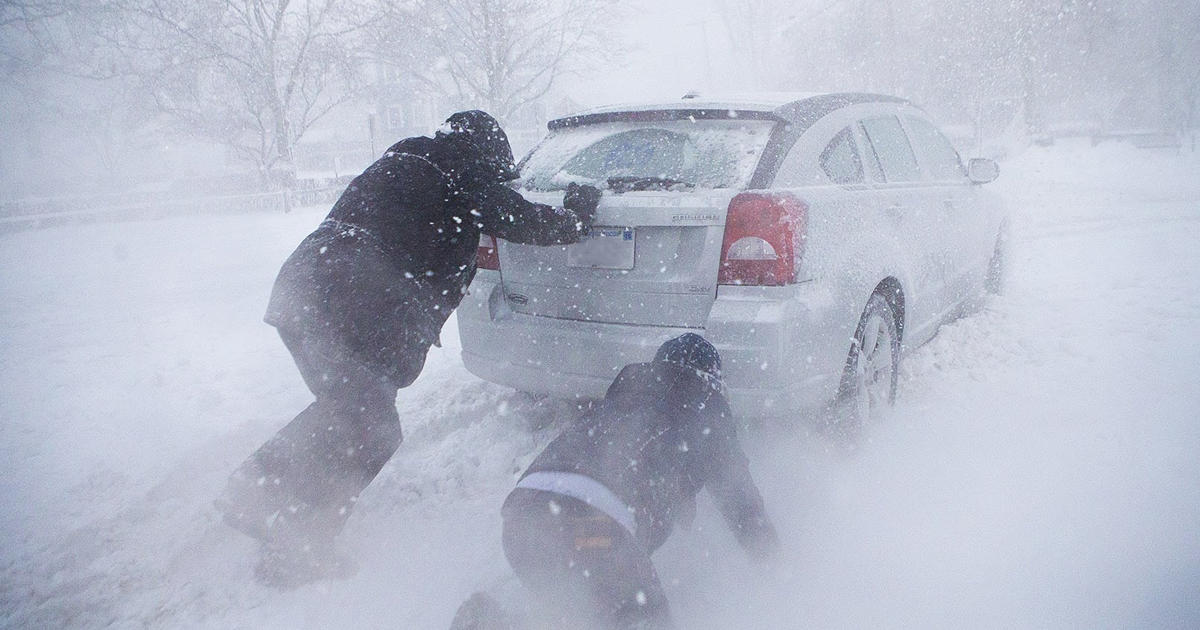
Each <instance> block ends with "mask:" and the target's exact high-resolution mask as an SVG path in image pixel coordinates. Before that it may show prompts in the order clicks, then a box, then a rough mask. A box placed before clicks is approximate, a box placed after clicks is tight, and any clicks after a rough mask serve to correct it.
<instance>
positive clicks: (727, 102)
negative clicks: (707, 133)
mask: <svg viewBox="0 0 1200 630" xmlns="http://www.w3.org/2000/svg"><path fill="white" fill-rule="evenodd" d="M821 95H822V93H820V92H744V93H721V94H712V95H709V94H701V93H696V92H689V93H688V94H685V95H684V96H683V97H682V98H679V99H675V100H670V101H647V102H642V103H621V104H617V105H605V106H603V107H594V108H591V109H586V110H583V111H581V112H577V113H575V114H573V115H574V116H587V115H590V114H609V113H615V112H642V111H654V110H663V109H736V110H742V111H761V112H771V111H774V110H776V109H778V108H779V107H782V106H783V105H787V104H788V103H792V102H795V101H800V100H804V99H807V98H812V97H814V96H821Z"/></svg>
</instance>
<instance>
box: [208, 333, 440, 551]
mask: <svg viewBox="0 0 1200 630" xmlns="http://www.w3.org/2000/svg"><path fill="white" fill-rule="evenodd" d="M280 336H281V337H283V342H284V344H285V345H286V346H287V348H288V350H289V351H290V352H291V353H292V357H293V359H295V361H296V366H297V367H298V368H299V369H300V374H301V376H303V378H304V382H305V383H306V384H307V385H308V388H309V390H311V391H312V393H313V395H314V396H316V401H315V402H313V403H312V404H311V405H309V406H308V408H307V409H305V410H304V411H302V412H300V415H298V416H296V418H295V419H294V420H292V421H291V422H290V423H288V424H287V426H285V427H283V428H282V429H281V430H280V431H279V432H278V433H276V434H275V435H274V436H273V437H272V438H271V439H270V440H268V441H267V442H266V443H265V444H263V445H262V446H261V447H260V448H259V449H258V450H257V451H255V452H254V454H252V455H251V456H250V457H249V458H248V459H247V460H246V461H245V462H244V463H243V464H242V465H241V466H240V467H239V468H238V470H237V471H235V472H234V474H233V477H232V478H231V480H230V485H229V490H227V492H226V498H227V502H228V503H230V504H233V505H234V506H235V509H238V510H244V511H245V512H246V513H249V514H251V515H256V517H257V518H258V520H262V517H265V518H267V519H270V518H271V516H270V515H272V514H274V513H276V512H279V513H280V514H281V515H283V516H284V517H286V518H287V519H290V520H291V521H292V523H291V525H292V526H293V529H300V530H303V531H306V533H307V534H309V535H310V536H311V537H314V538H317V537H319V538H332V537H333V536H335V535H336V534H337V533H338V532H340V531H341V529H342V527H343V526H344V525H345V522H346V519H347V518H348V517H349V515H350V511H351V508H352V507H353V504H354V501H355V499H357V497H358V494H359V493H360V492H361V491H362V490H363V488H366V487H367V485H368V484H369V483H371V480H372V479H374V478H375V476H376V475H377V474H379V471H380V470H381V469H382V468H383V465H384V464H385V463H387V461H388V459H389V458H391V456H392V454H393V453H395V452H396V449H397V448H398V447H399V446H400V442H401V440H402V439H403V436H402V433H401V430H400V417H399V415H398V414H397V413H396V391H397V389H398V386H397V385H396V384H395V383H394V382H393V381H392V380H391V379H390V378H388V377H387V376H385V375H382V374H381V372H380V370H378V369H375V368H373V367H371V366H368V365H366V364H365V363H364V362H362V361H360V360H358V359H357V358H356V357H354V356H353V355H352V354H351V353H349V352H347V351H345V350H344V349H343V348H341V347H340V346H339V345H338V344H336V343H331V342H328V341H323V340H320V339H316V338H313V337H307V336H300V335H296V334H294V333H289V332H287V331H283V330H281V331H280ZM420 359H421V363H423V359H424V355H422V356H421V357H420ZM416 370H417V371H418V372H419V371H420V366H419V365H417V366H416ZM251 520H253V519H251Z"/></svg>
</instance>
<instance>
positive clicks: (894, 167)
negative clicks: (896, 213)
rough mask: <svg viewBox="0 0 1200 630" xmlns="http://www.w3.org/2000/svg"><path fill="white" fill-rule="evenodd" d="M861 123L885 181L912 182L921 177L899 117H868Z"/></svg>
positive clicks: (919, 168)
mask: <svg viewBox="0 0 1200 630" xmlns="http://www.w3.org/2000/svg"><path fill="white" fill-rule="evenodd" d="M862 124H863V129H865V130H866V132H867V139H868V140H869V141H870V144H871V148H872V149H874V151H875V157H877V158H878V159H879V166H880V167H882V168H883V175H884V177H885V178H886V179H887V181H889V182H914V181H919V180H920V179H921V167H920V166H918V165H917V157H916V156H915V155H913V150H912V146H911V145H910V144H909V143H908V136H906V135H904V128H903V127H901V126H900V119H899V118H896V117H895V116H883V117H880V118H869V119H867V120H864V121H862Z"/></svg>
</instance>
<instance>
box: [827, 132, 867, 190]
mask: <svg viewBox="0 0 1200 630" xmlns="http://www.w3.org/2000/svg"><path fill="white" fill-rule="evenodd" d="M821 170H822V171H825V174H826V175H827V176H829V179H830V180H832V181H833V183H835V184H861V183H862V181H863V167H862V160H860V159H859V157H858V149H856V148H855V146H854V134H853V133H852V132H851V131H850V128H849V127H847V128H845V129H843V130H841V131H840V132H838V135H836V136H834V138H833V140H831V141H830V142H829V145H828V146H826V147H825V150H824V151H822V152H821Z"/></svg>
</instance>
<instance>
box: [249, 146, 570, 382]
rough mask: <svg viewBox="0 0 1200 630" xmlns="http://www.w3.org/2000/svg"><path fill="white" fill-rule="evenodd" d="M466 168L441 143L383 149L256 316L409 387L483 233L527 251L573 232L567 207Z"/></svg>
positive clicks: (467, 274)
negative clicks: (538, 200) (533, 199)
mask: <svg viewBox="0 0 1200 630" xmlns="http://www.w3.org/2000/svg"><path fill="white" fill-rule="evenodd" d="M472 164H473V157H472V156H467V155H462V151H461V150H459V148H458V147H455V146H453V145H452V144H451V143H450V142H447V141H445V140H443V139H442V138H441V137H439V138H438V139H432V138H425V137H416V138H408V139H406V140H402V141H400V142H398V143H396V144H395V145H393V146H392V147H391V148H389V149H388V150H387V152H386V153H385V154H384V155H383V157H381V158H380V159H379V160H378V161H376V162H375V163H374V164H372V165H371V166H370V167H369V168H367V170H366V171H364V172H363V173H362V174H361V175H359V176H358V177H356V178H354V180H353V181H351V182H350V185H349V187H347V189H346V191H345V192H344V193H342V196H341V198H340V199H338V201H337V203H336V204H335V205H334V206H333V209H332V210H331V211H330V212H329V215H328V216H327V217H326V218H325V221H324V222H322V223H321V225H320V227H318V228H317V229H316V230H315V231H314V232H313V233H312V234H310V235H309V236H308V237H307V238H305V239H304V241H303V242H301V243H300V246H299V247H297V248H296V250H295V251H294V252H293V253H292V255H291V256H290V257H289V258H288V259H287V262H285V263H284V264H283V268H282V269H281V270H280V272H279V276H278V278H276V280H275V286H274V289H273V290H272V292H271V299H270V303H269V304H268V307H267V314H266V317H265V318H264V319H265V321H266V322H267V323H268V324H271V325H272V326H275V327H277V328H280V329H284V330H288V331H292V332H295V333H298V334H301V335H308V336H318V337H320V338H322V339H327V340H331V341H334V342H336V343H339V344H340V345H342V346H343V347H344V348H346V349H347V350H349V351H350V353H351V354H352V356H355V357H357V358H358V359H360V360H361V361H363V362H364V363H365V364H366V365H368V366H370V367H371V368H373V369H375V370H376V371H378V372H379V373H381V374H384V375H387V376H388V377H389V378H390V379H391V380H392V381H393V383H394V384H395V385H396V386H397V387H405V386H407V385H409V384H410V383H411V382H412V381H413V380H414V379H416V377H417V375H418V374H419V373H420V371H421V368H422V366H423V365H424V360H425V354H426V352H427V351H428V349H429V346H430V345H431V344H434V343H437V341H438V334H439V331H440V330H441V328H442V325H443V324H444V323H445V322H446V318H448V317H449V316H450V313H451V312H452V311H453V310H454V308H455V307H457V306H458V304H459V302H460V301H461V300H462V296H463V294H464V293H465V292H466V288H467V285H469V284H470V282H471V279H472V278H473V277H474V276H475V254H476V250H477V247H478V245H479V235H480V233H481V232H482V233H484V234H490V235H492V236H495V237H498V238H502V239H505V240H508V241H512V242H517V243H527V244H536V245H552V244H558V243H573V242H575V241H577V240H579V238H580V237H581V235H582V232H581V229H583V228H582V226H581V223H580V218H579V217H578V216H577V215H576V214H575V213H574V212H572V211H569V210H566V209H561V208H554V207H551V206H547V205H542V204H535V203H530V202H528V201H526V200H525V199H524V198H523V197H521V195H520V194H519V193H517V192H516V191H514V190H512V189H511V188H509V187H508V186H506V185H504V184H502V183H499V182H497V181H495V179H494V177H491V178H489V177H487V176H486V175H485V174H482V173H478V172H477V171H478V169H475V168H473V167H472Z"/></svg>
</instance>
